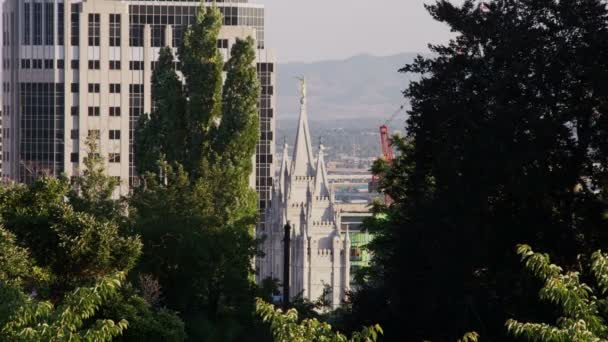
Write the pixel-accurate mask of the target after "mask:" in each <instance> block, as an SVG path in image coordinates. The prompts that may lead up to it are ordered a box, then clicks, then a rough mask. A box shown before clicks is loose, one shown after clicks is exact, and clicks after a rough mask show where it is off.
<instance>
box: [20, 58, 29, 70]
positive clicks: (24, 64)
mask: <svg viewBox="0 0 608 342" xmlns="http://www.w3.org/2000/svg"><path fill="white" fill-rule="evenodd" d="M29 68H30V60H29V59H22V60H21V69H29Z"/></svg>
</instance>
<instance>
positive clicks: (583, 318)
mask: <svg viewBox="0 0 608 342" xmlns="http://www.w3.org/2000/svg"><path fill="white" fill-rule="evenodd" d="M517 253H518V254H519V255H520V256H521V259H522V261H523V262H524V263H525V267H526V269H527V270H528V271H529V272H530V273H532V274H533V275H534V276H535V277H537V278H538V279H540V280H541V281H542V282H543V283H544V285H543V287H542V289H541V290H540V292H539V297H540V299H541V300H543V301H546V302H549V303H552V304H553V305H555V306H557V307H559V310H560V317H559V318H558V319H557V320H556V324H555V325H551V324H546V323H522V322H518V321H516V320H513V319H510V320H508V321H507V323H506V326H507V329H508V331H509V333H510V334H511V335H512V336H514V337H516V338H518V339H521V340H526V341H539V342H549V341H556V342H557V341H606V340H608V325H607V324H606V322H607V320H606V319H607V318H608V317H607V316H606V312H607V311H606V309H608V307H607V305H608V301H607V300H606V298H605V296H606V294H608V258H607V257H606V255H605V254H603V253H602V252H601V251H597V252H595V253H593V254H592V256H591V265H590V270H589V271H590V273H591V274H592V275H593V278H594V279H595V282H596V283H597V288H592V287H591V286H590V285H587V284H585V283H583V282H582V281H581V280H580V274H579V272H575V271H569V272H564V270H563V269H562V268H561V267H559V266H557V265H554V264H551V262H550V259H549V255H547V254H541V253H535V252H534V251H533V250H532V248H530V246H527V245H520V246H518V247H517Z"/></svg>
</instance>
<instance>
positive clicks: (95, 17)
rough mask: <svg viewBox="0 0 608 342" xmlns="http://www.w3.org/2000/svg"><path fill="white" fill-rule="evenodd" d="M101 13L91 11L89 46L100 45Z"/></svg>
mask: <svg viewBox="0 0 608 342" xmlns="http://www.w3.org/2000/svg"><path fill="white" fill-rule="evenodd" d="M99 35H100V29H99V14H98V13H89V46H99Z"/></svg>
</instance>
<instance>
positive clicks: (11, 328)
mask: <svg viewBox="0 0 608 342" xmlns="http://www.w3.org/2000/svg"><path fill="white" fill-rule="evenodd" d="M123 280H124V274H123V273H117V274H114V275H111V276H107V277H102V278H101V280H99V281H98V282H97V283H96V284H95V286H93V287H83V288H77V289H76V290H74V291H73V292H72V293H69V294H67V295H66V296H65V298H63V299H62V300H61V302H60V303H61V304H60V305H58V306H56V305H54V304H52V303H51V302H50V301H39V300H36V299H32V298H29V297H28V296H27V295H25V294H23V293H21V292H18V290H17V289H14V288H13V289H11V290H12V293H13V295H12V296H8V297H7V296H6V293H7V286H6V285H5V284H0V299H1V300H2V303H3V305H2V306H3V307H5V306H7V304H6V302H7V301H8V302H11V303H10V304H9V305H8V306H10V307H12V308H13V309H14V310H13V312H11V313H10V314H9V318H8V321H7V322H5V323H4V324H3V325H2V326H0V328H1V329H0V338H2V339H3V340H6V341H32V342H33V341H82V340H84V341H112V339H113V338H114V337H116V336H119V335H120V334H122V333H123V331H124V330H125V329H126V328H127V326H128V322H127V321H125V320H121V321H119V322H114V321H112V320H109V319H97V320H93V322H91V321H90V319H91V318H93V316H94V315H95V313H96V312H97V310H98V309H99V307H100V305H102V304H103V303H104V301H105V300H106V299H107V297H108V296H110V295H112V294H113V293H114V292H115V291H117V289H118V288H119V287H120V286H121V285H122V281H123ZM11 290H9V291H11ZM15 294H16V295H15ZM15 301H16V302H18V303H17V304H15V303H13V302H15Z"/></svg>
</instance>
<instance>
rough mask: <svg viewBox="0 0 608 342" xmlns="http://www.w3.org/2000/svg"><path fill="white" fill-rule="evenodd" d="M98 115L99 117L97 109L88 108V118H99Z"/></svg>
mask: <svg viewBox="0 0 608 342" xmlns="http://www.w3.org/2000/svg"><path fill="white" fill-rule="evenodd" d="M99 115H100V110H99V107H89V116H99ZM90 132H91V131H89V133H90ZM89 135H90V134H89Z"/></svg>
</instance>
